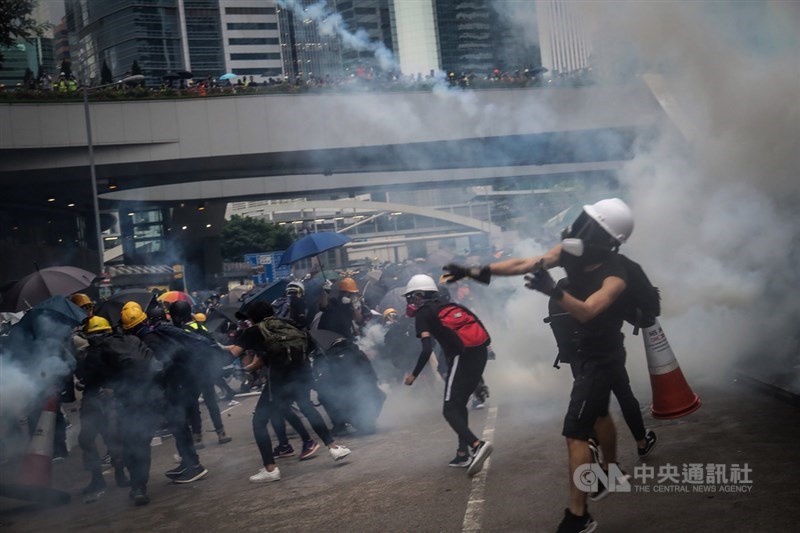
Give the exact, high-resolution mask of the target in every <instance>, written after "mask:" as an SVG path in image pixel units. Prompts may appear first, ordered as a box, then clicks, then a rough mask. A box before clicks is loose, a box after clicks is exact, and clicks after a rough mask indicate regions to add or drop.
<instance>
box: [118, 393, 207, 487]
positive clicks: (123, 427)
mask: <svg viewBox="0 0 800 533" xmlns="http://www.w3.org/2000/svg"><path fill="white" fill-rule="evenodd" d="M121 411H122V412H123V413H124V419H121V420H120V425H119V430H120V438H121V440H122V455H123V458H124V461H125V467H126V468H127V469H128V473H129V474H130V476H131V489H142V490H146V489H147V481H148V479H149V477H150V441H151V440H152V438H153V433H155V431H156V429H158V425H159V420H160V416H159V414H158V411H157V410H156V409H155V408H154V407H153V406H150V405H136V404H128V405H123V406H122V407H121ZM189 437H190V439H191V435H189ZM176 439H177V436H176ZM195 456H196V454H195ZM192 464H197V463H196V462H195V463H192Z"/></svg>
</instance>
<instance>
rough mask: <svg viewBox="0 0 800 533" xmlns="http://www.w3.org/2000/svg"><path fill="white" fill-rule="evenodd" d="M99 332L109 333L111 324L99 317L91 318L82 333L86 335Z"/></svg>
mask: <svg viewBox="0 0 800 533" xmlns="http://www.w3.org/2000/svg"><path fill="white" fill-rule="evenodd" d="M101 331H111V324H109V322H108V320H106V319H105V318H103V317H101V316H93V317H92V318H90V319H89V321H88V322H86V325H85V326H84V327H83V332H84V333H86V334H87V335H89V334H90V333H99V332H101Z"/></svg>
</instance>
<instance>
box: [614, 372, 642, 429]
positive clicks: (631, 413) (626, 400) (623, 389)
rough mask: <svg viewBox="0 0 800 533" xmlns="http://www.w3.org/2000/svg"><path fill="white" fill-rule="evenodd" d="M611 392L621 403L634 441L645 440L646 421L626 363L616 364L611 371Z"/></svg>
mask: <svg viewBox="0 0 800 533" xmlns="http://www.w3.org/2000/svg"><path fill="white" fill-rule="evenodd" d="M608 381H609V386H610V387H611V392H613V393H614V396H616V398H617V402H619V407H620V409H621V410H622V417H623V418H624V419H625V423H626V424H627V425H628V429H630V430H631V434H632V435H633V438H634V440H637V441H640V440H642V439H644V438H645V435H646V431H645V429H644V420H643V419H642V411H641V409H640V407H639V401H638V400H637V399H636V396H634V395H633V391H632V390H631V380H630V378H629V377H628V371H627V370H626V369H625V361H624V360H623V361H622V363H621V364H614V365H613V367H612V368H611V369H610V375H609V377H608Z"/></svg>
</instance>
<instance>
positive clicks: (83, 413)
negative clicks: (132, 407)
mask: <svg viewBox="0 0 800 533" xmlns="http://www.w3.org/2000/svg"><path fill="white" fill-rule="evenodd" d="M83 331H84V333H85V334H86V336H87V337H86V342H87V345H86V348H85V349H84V350H83V353H82V356H81V357H78V360H77V367H76V369H75V377H76V378H78V387H79V389H80V390H82V391H83V395H82V397H81V407H80V413H79V416H80V422H81V424H80V425H81V432H80V434H79V435H78V446H80V448H81V451H82V452H83V466H84V468H85V469H86V470H87V471H88V472H89V473H90V474H91V476H92V478H91V481H90V482H89V485H87V486H86V487H85V488H84V489H83V494H84V495H85V496H86V497H87V499H97V498H99V497H100V495H102V493H103V492H104V491H105V488H106V482H105V480H104V479H103V464H102V460H101V458H100V453H99V452H98V451H97V443H96V442H95V441H96V439H97V435H102V436H103V442H104V443H105V445H106V448H107V449H108V453H109V455H110V456H111V464H112V465H113V466H114V479H115V481H116V484H117V487H127V486H130V482H129V481H128V478H127V477H126V476H125V460H124V457H123V451H122V442H121V441H120V438H119V434H118V432H117V410H116V403H117V402H116V401H115V400H114V398H113V397H112V394H111V390H112V389H111V387H110V384H111V382H112V381H113V380H115V379H119V376H116V375H115V369H114V368H112V367H111V365H112V364H113V363H115V362H116V361H109V362H107V361H106V357H107V356H106V353H105V352H107V351H108V345H109V343H108V342H107V341H108V340H109V339H107V337H108V336H109V335H110V334H111V331H112V330H111V324H109V323H108V321H107V320H106V319H105V318H102V317H91V318H90V319H89V321H88V322H87V324H86V325H85V326H84V329H83ZM112 356H114V357H115V358H118V356H119V355H118V354H112ZM145 484H146V483H145Z"/></svg>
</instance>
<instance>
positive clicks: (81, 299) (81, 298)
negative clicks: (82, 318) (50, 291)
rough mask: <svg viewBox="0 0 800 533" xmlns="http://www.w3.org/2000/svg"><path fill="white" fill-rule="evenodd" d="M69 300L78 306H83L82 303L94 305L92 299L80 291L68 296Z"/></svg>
mask: <svg viewBox="0 0 800 533" xmlns="http://www.w3.org/2000/svg"><path fill="white" fill-rule="evenodd" d="M69 299H70V301H71V302H72V303H74V304H75V305H77V306H78V307H83V306H84V305H94V303H92V299H91V298H89V297H88V296H86V295H85V294H83V293H82V292H76V293H75V294H73V295H72V296H70V297H69Z"/></svg>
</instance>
